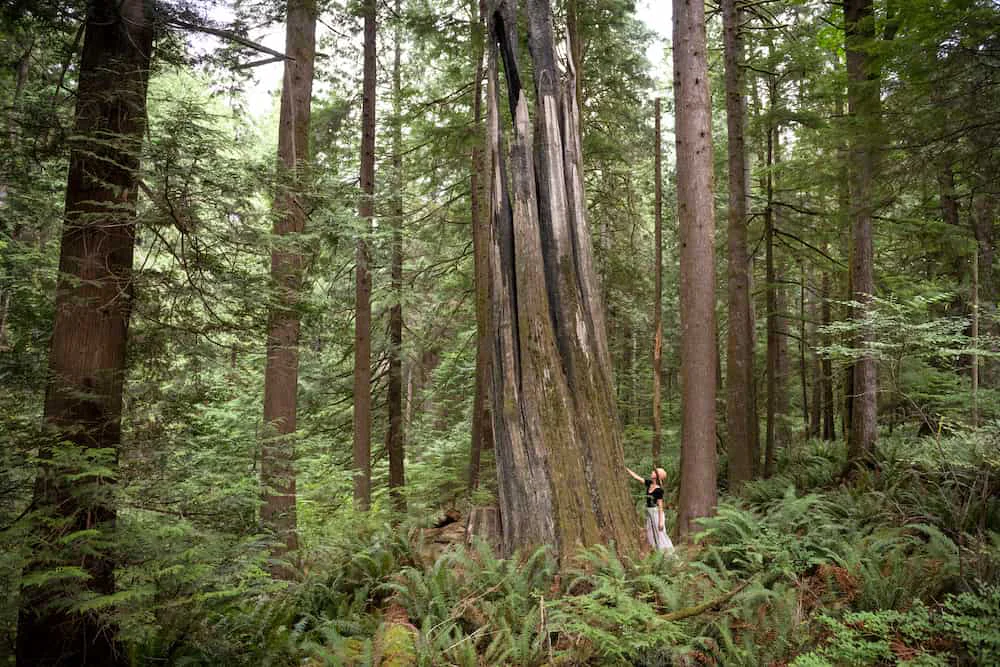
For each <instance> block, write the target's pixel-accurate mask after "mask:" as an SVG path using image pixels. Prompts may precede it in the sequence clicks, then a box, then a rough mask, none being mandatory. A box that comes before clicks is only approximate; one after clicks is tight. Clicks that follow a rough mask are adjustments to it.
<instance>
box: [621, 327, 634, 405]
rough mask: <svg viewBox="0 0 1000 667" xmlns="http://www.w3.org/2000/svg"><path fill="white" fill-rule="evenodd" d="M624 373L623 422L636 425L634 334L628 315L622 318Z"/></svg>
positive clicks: (622, 379) (622, 395)
mask: <svg viewBox="0 0 1000 667" xmlns="http://www.w3.org/2000/svg"><path fill="white" fill-rule="evenodd" d="M621 332H622V373H621V387H622V389H621V398H622V421H623V422H624V423H625V424H634V423H635V421H636V420H635V381H634V377H633V375H634V371H635V355H634V354H633V352H634V351H635V347H634V345H633V344H632V341H633V332H632V321H631V320H630V319H629V316H628V313H624V315H623V317H622V326H621Z"/></svg>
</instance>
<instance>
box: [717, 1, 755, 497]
mask: <svg viewBox="0 0 1000 667" xmlns="http://www.w3.org/2000/svg"><path fill="white" fill-rule="evenodd" d="M742 21H743V10H742V8H740V7H739V6H738V5H737V1H736V0H723V2H722V24H723V46H724V52H725V68H726V78H725V80H726V127H727V129H728V139H727V146H728V152H729V226H728V235H729V241H728V250H729V266H728V270H727V277H728V296H729V302H728V308H729V311H728V312H729V330H728V334H727V338H726V424H727V426H728V430H729V442H728V449H729V488H730V489H731V490H732V491H733V492H738V491H739V488H740V486H741V485H742V484H743V483H744V482H746V481H748V480H750V479H751V478H752V477H753V458H752V456H753V449H754V447H753V446H752V444H751V436H752V433H753V428H752V426H753V425H752V423H751V419H752V415H751V411H750V408H751V398H752V391H753V390H752V386H753V381H754V380H753V377H754V374H753V365H754V364H753V353H754V349H753V335H752V334H751V329H752V327H753V323H752V321H751V319H750V292H749V280H748V275H747V274H748V271H749V269H750V260H749V258H748V257H747V200H746V190H747V182H746V174H747V153H746V143H745V135H744V127H745V125H746V96H745V92H744V77H743V63H742V60H743V39H742V35H741V31H740V24H741V23H742Z"/></svg>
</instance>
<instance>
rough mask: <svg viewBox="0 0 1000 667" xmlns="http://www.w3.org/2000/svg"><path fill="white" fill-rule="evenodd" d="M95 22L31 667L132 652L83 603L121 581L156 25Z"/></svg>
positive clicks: (121, 10)
mask: <svg viewBox="0 0 1000 667" xmlns="http://www.w3.org/2000/svg"><path fill="white" fill-rule="evenodd" d="M86 21H87V23H86V33H85V37H84V43H83V55H82V58H81V61H80V66H79V84H78V86H77V95H76V118H75V122H74V130H73V136H72V138H71V140H70V146H71V153H70V164H69V174H68V178H67V185H66V203H65V218H64V220H63V229H62V243H61V245H60V252H59V282H58V286H57V291H56V301H55V321H54V323H53V329H52V338H51V343H50V345H51V347H50V351H49V382H48V386H47V388H46V395H45V408H44V418H45V423H46V425H47V427H48V428H49V430H50V431H51V439H49V438H48V437H46V438H45V440H44V441H42V442H41V443H39V445H40V446H39V466H38V473H37V477H36V479H35V486H34V494H33V498H32V504H33V506H34V508H35V512H36V513H37V516H38V517H39V523H38V526H39V528H38V535H37V541H33V542H32V543H31V551H30V554H29V556H28V562H27V564H26V566H25V571H24V575H25V577H24V579H23V581H27V577H28V576H29V575H31V574H34V575H38V576H39V578H40V579H41V581H39V582H36V584H35V585H29V586H24V587H23V588H22V589H21V599H20V610H19V613H18V619H17V646H16V652H17V664H19V665H56V664H59V665H77V664H79V665H115V664H125V663H126V662H127V660H126V657H125V655H124V653H123V652H122V651H121V646H120V645H119V644H118V639H117V637H116V635H117V628H116V627H115V625H114V621H113V620H111V619H109V618H108V617H99V616H98V615H97V614H96V613H94V612H76V611H74V610H73V606H72V605H73V603H75V602H80V601H83V600H84V599H86V598H87V597H90V596H93V597H94V598H99V597H101V596H106V595H111V594H113V593H114V589H115V580H114V562H115V556H114V554H112V553H111V552H110V551H109V542H110V540H112V539H113V534H114V531H115V519H116V507H115V501H114V485H115V472H114V471H115V470H116V469H117V464H118V447H119V445H120V442H121V411H122V386H123V379H124V371H125V365H126V359H125V352H126V341H127V338H128V326H129V314H130V308H131V297H132V290H133V285H132V255H133V249H134V243H135V206H136V192H137V185H136V180H137V178H136V173H135V172H136V170H137V169H138V167H139V153H140V148H141V144H142V139H143V134H144V132H145V119H146V90H147V84H148V81H149V64H150V54H151V51H152V42H153V27H152V22H151V21H150V17H149V15H148V14H147V11H146V3H145V2H143V1H142V0H124V1H116V2H111V1H110V0H103V1H94V2H91V3H89V4H88V6H87V19H86ZM109 136H113V137H114V139H115V140H114V141H109V140H108V138H109ZM101 468H108V469H110V470H111V472H110V473H107V474H104V473H99V472H98V471H99V470H100V469H101ZM95 473H96V474H95ZM82 531H94V532H93V533H92V534H93V535H94V537H88V534H87V533H83V532H82ZM71 534H76V535H77V538H76V539H70V540H66V539H64V538H66V537H67V536H69V535H71ZM61 568H66V569H71V568H80V569H81V570H82V571H83V573H85V575H86V577H85V578H81V579H75V581H76V582H77V584H76V587H75V596H74V586H73V585H72V584H68V583H67V580H66V579H65V578H63V577H59V576H55V577H51V576H48V577H47V576H45V574H44V573H51V572H52V571H54V570H59V569H61ZM71 596H73V597H71Z"/></svg>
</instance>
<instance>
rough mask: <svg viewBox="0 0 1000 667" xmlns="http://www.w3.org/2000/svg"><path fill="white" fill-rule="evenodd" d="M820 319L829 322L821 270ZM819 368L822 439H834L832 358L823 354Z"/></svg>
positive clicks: (826, 342) (827, 276)
mask: <svg viewBox="0 0 1000 667" xmlns="http://www.w3.org/2000/svg"><path fill="white" fill-rule="evenodd" d="M823 249H824V251H825V250H826V249H827V247H826V245H825V244H824V246H823ZM820 299H821V303H820V321H821V322H822V323H823V326H824V327H826V326H828V325H829V324H830V322H831V319H832V317H831V313H830V272H829V271H823V277H822V279H821V282H820ZM822 340H823V346H824V347H829V346H830V344H831V343H832V342H833V341H831V339H830V334H826V333H824V334H823V338H822ZM820 369H821V375H820V377H821V381H822V384H823V388H822V392H823V439H824V440H836V439H837V429H836V421H835V418H836V414H835V413H836V404H835V403H834V399H833V360H832V359H830V357H829V356H826V355H824V356H823V358H822V359H821V360H820Z"/></svg>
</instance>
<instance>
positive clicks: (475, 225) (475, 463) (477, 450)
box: [469, 2, 493, 491]
mask: <svg viewBox="0 0 1000 667" xmlns="http://www.w3.org/2000/svg"><path fill="white" fill-rule="evenodd" d="M470 9H471V11H472V13H473V15H475V16H478V20H477V21H476V22H474V24H473V31H472V40H473V50H474V52H475V72H476V74H475V76H476V80H475V82H474V85H473V91H474V92H473V100H472V118H473V128H474V129H473V132H474V136H473V138H472V171H471V175H470V176H469V185H470V199H471V202H472V260H473V265H474V274H475V289H476V395H475V398H474V399H473V405H472V446H471V449H470V452H469V491H473V490H475V489H477V488H479V469H480V462H481V459H482V452H483V451H484V450H485V451H490V450H492V449H493V414H492V407H491V404H490V403H491V402H490V394H489V391H490V378H491V371H490V357H491V356H492V350H491V346H492V339H493V337H492V334H491V323H490V303H491V299H490V273H489V271H490V264H489V262H490V254H489V253H490V227H489V225H490V221H489V218H488V217H487V216H485V215H483V197H484V194H485V193H484V192H483V189H484V185H485V180H486V179H485V178H484V176H485V174H486V161H485V155H484V151H483V148H484V142H485V139H486V135H485V132H484V128H483V107H482V99H483V75H484V72H483V58H484V56H485V51H486V35H485V33H484V25H483V21H484V18H483V15H482V7H481V5H479V3H478V2H473V3H472V5H471V7H470Z"/></svg>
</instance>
